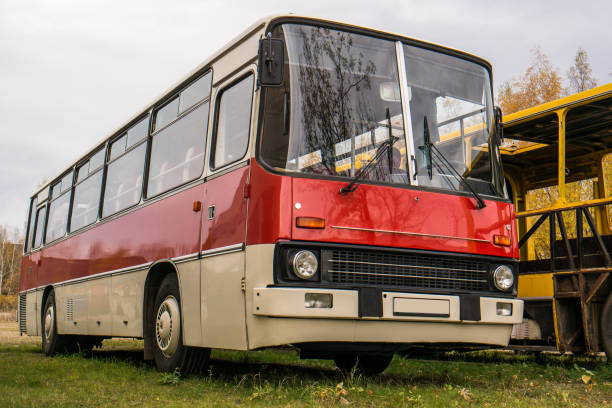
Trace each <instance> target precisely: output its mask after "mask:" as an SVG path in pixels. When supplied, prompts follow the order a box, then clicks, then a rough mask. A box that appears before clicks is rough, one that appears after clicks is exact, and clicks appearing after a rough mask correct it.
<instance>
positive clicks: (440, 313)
mask: <svg viewBox="0 0 612 408" xmlns="http://www.w3.org/2000/svg"><path fill="white" fill-rule="evenodd" d="M381 295H382V296H381V298H382V299H381V300H382V304H381V305H378V306H376V305H375V306H374V307H369V305H368V304H364V301H363V300H362V301H361V302H360V296H364V293H363V292H360V291H359V290H340V289H310V288H277V287H273V288H270V287H268V288H255V289H253V308H252V313H253V314H254V315H256V316H269V317H287V318H306V319H312V318H321V319H364V320H387V321H413V322H449V323H450V322H453V323H472V324H474V323H480V324H502V325H513V324H517V323H521V322H522V320H523V301H522V300H517V299H507V298H495V297H484V296H483V297H477V296H473V295H471V296H470V297H469V298H468V297H467V296H466V297H464V296H459V295H456V296H453V295H429V294H421V293H402V292H385V291H382V293H381ZM375 299H376V298H375ZM468 301H469V305H468V304H462V302H468ZM376 302H377V301H376V300H375V301H374V303H376Z"/></svg>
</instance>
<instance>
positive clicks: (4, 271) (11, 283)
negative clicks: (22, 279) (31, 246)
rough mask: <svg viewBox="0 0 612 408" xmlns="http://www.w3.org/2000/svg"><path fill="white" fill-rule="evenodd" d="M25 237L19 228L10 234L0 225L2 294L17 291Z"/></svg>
mask: <svg viewBox="0 0 612 408" xmlns="http://www.w3.org/2000/svg"><path fill="white" fill-rule="evenodd" d="M22 250H23V238H22V237H21V232H20V231H19V230H18V229H15V230H14V231H13V234H12V236H11V234H9V232H8V230H7V229H6V228H5V227H4V226H1V225H0V295H2V294H15V293H17V289H18V288H17V286H18V283H19V282H18V280H19V279H18V277H19V270H20V268H21V252H22Z"/></svg>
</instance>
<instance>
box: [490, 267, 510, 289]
mask: <svg viewBox="0 0 612 408" xmlns="http://www.w3.org/2000/svg"><path fill="white" fill-rule="evenodd" d="M493 284H494V285H495V287H496V288H497V289H499V290H503V291H508V290H510V289H511V288H512V285H514V274H513V273H512V268H510V267H509V266H508V265H499V266H498V267H497V268H495V270H494V271H493Z"/></svg>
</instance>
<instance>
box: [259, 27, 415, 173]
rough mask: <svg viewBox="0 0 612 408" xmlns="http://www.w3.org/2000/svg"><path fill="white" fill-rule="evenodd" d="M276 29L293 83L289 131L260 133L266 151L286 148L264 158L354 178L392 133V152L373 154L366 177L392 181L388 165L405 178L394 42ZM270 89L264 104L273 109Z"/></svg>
mask: <svg viewBox="0 0 612 408" xmlns="http://www.w3.org/2000/svg"><path fill="white" fill-rule="evenodd" d="M282 30H283V31H284V38H285V43H286V47H287V54H288V61H289V66H288V71H289V78H290V82H291V92H290V106H291V114H290V118H291V121H290V123H291V125H290V130H289V134H290V137H289V138H288V140H287V137H286V136H285V137H284V139H285V140H282V139H281V137H279V138H278V139H277V140H272V138H266V139H265V141H264V143H263V146H262V150H263V151H264V152H266V150H268V149H273V148H274V149H275V150H277V151H278V150H281V149H282V148H280V146H279V144H286V147H285V148H286V149H287V154H286V156H285V155H282V154H281V155H280V156H278V155H275V156H272V155H267V157H266V161H267V162H268V163H269V164H273V165H274V166H275V167H279V168H282V169H286V170H291V171H298V172H303V173H314V174H321V175H330V176H344V177H353V176H354V175H356V174H358V173H359V171H360V169H361V168H363V167H364V166H365V165H366V164H367V163H368V162H369V161H370V160H371V159H372V158H373V157H374V154H375V153H376V150H377V148H378V147H379V146H380V145H381V144H382V143H383V142H385V141H388V140H389V138H390V136H391V137H394V140H397V142H396V143H395V144H394V149H393V151H394V152H395V155H394V156H392V157H389V156H386V157H385V158H384V160H379V161H380V163H376V166H375V167H374V168H373V169H372V170H370V171H369V172H368V174H367V176H366V177H365V179H366V180H371V181H382V182H392V179H393V175H392V174H391V173H390V172H389V168H390V167H391V171H392V172H397V173H398V174H403V175H404V180H402V181H403V182H408V180H407V177H406V176H405V175H406V170H405V169H406V160H405V153H406V149H405V140H404V123H403V118H402V109H401V103H400V98H399V81H398V73H397V64H396V58H395V44H394V43H393V42H390V41H384V40H379V39H375V38H371V37H366V36H361V35H356V34H350V33H346V32H342V31H336V30H331V29H327V28H322V27H309V26H299V25H285V26H283V28H282ZM277 31H281V29H278V30H277ZM276 92H277V93H279V92H282V90H276ZM285 92H288V89H287V90H285ZM270 93H272V92H270ZM270 93H269V94H270ZM270 96H272V95H268V98H267V100H266V110H267V111H269V113H270V114H272V112H270V111H271V110H272V109H274V107H273V106H271V104H270V105H269V104H268V102H270ZM280 99H281V98H280V96H279V100H280ZM387 109H388V110H389V118H387ZM268 118H269V119H268V120H267V123H266V124H265V125H264V127H266V126H267V125H270V119H271V118H270V115H268ZM389 122H390V125H391V134H390V132H389ZM266 133H267V132H266ZM282 150H284V149H282ZM389 159H390V160H389ZM389 162H391V164H392V165H391V166H389Z"/></svg>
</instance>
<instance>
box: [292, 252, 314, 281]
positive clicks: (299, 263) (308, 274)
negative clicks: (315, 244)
mask: <svg viewBox="0 0 612 408" xmlns="http://www.w3.org/2000/svg"><path fill="white" fill-rule="evenodd" d="M291 266H292V268H293V273H294V274H295V276H297V277H298V278H300V279H304V280H307V279H310V278H312V277H313V276H315V274H316V273H317V269H318V268H319V261H317V257H316V255H315V254H313V253H312V252H311V251H305V250H302V251H298V252H296V253H295V255H293V260H292V261H291Z"/></svg>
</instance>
